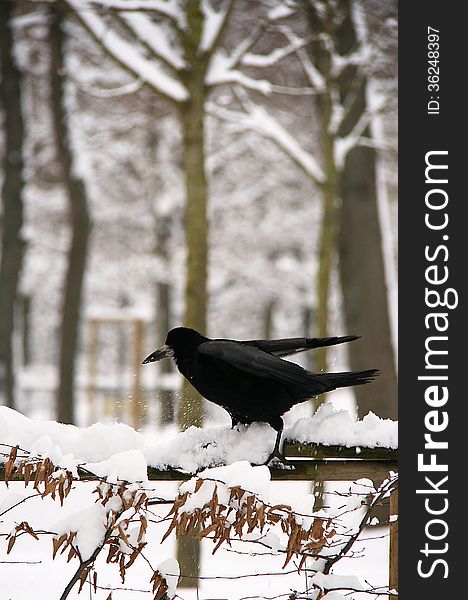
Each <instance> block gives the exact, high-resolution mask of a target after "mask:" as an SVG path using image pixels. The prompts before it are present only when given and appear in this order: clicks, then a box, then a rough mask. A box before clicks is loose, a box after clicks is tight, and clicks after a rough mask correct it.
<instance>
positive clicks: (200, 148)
mask: <svg viewBox="0 0 468 600" xmlns="http://www.w3.org/2000/svg"><path fill="white" fill-rule="evenodd" d="M199 4H200V3H199V2H194V0H190V1H189V2H188V3H187V7H186V12H187V21H188V26H189V30H190V34H189V35H188V36H187V37H185V38H184V40H185V43H184V51H185V58H186V60H187V62H188V64H190V65H191V69H190V71H189V72H187V73H184V74H183V77H182V79H183V83H184V84H185V86H186V88H187V90H188V91H189V94H190V100H188V101H187V102H186V103H184V105H182V107H181V121H182V131H183V158H184V170H185V190H186V212H185V231H186V243H187V270H186V285H185V317H184V324H185V326H186V327H191V328H193V329H196V330H197V331H199V332H200V333H202V334H203V335H204V334H205V333H206V315H207V302H208V293H207V282H208V218H207V202H208V185H207V180H206V173H205V131H204V121H205V119H204V116H205V106H204V105H205V99H206V93H207V90H206V87H205V83H204V80H205V73H206V67H207V64H206V59H205V58H204V57H203V55H200V54H199V52H198V48H199V43H200V39H201V32H202V25H203V15H202V13H201V10H200V5H199ZM202 424H203V403H202V398H201V396H200V395H199V394H198V393H197V392H196V391H195V390H194V389H193V388H192V386H191V385H190V384H189V383H188V382H186V381H185V379H184V384H183V390H182V395H181V398H180V404H179V425H180V428H181V429H182V430H184V429H187V427H190V426H191V425H195V426H197V427H200V426H201V425H202Z"/></svg>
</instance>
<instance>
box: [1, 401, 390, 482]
mask: <svg viewBox="0 0 468 600" xmlns="http://www.w3.org/2000/svg"><path fill="white" fill-rule="evenodd" d="M275 437H276V432H275V431H274V430H273V429H272V428H271V427H270V426H269V425H267V424H266V423H253V424H252V425H250V426H240V427H239V429H231V428H230V427H229V426H220V427H206V428H202V429H200V428H197V427H190V428H189V429H187V430H186V431H184V432H181V433H178V434H176V435H175V436H174V437H173V438H171V439H165V440H164V441H163V440H162V439H161V442H160V443H158V436H157V437H156V443H154V439H155V438H154V436H153V435H149V434H147V435H144V434H142V433H139V432H137V431H135V430H134V429H133V428H132V427H129V426H128V425H124V424H123V423H114V424H112V425H104V424H102V423H95V424H94V425H91V426H90V427H84V428H79V427H75V426H74V425H64V424H61V423H57V422H55V421H34V420H32V419H28V418H27V417H25V416H23V415H21V414H20V413H19V412H17V411H14V410H12V409H10V408H7V407H5V406H1V407H0V443H1V444H7V445H10V446H15V445H17V444H18V445H19V446H20V447H21V448H22V449H24V450H27V451H30V452H33V453H35V454H38V455H41V456H49V457H50V458H51V460H53V462H55V463H56V464H57V466H60V467H62V468H68V469H72V470H73V469H74V468H75V467H76V466H77V465H78V464H81V465H83V466H86V468H88V469H90V470H93V469H96V471H95V472H96V473H97V474H99V475H102V476H104V475H107V476H109V477H111V478H112V479H113V480H115V479H116V478H118V479H126V480H128V481H144V480H146V475H145V465H146V464H147V465H150V466H152V467H155V468H158V469H166V468H168V467H172V468H177V469H181V470H183V471H186V472H189V473H194V472H196V471H200V470H201V469H206V468H209V467H217V466H219V465H231V464H232V463H239V461H249V462H250V463H253V464H259V465H261V464H262V463H264V462H265V460H266V459H267V457H268V455H269V453H270V452H271V450H272V449H273V445H274V441H275ZM284 439H288V440H295V441H298V442H300V443H318V444H325V445H340V446H346V447H351V446H359V447H367V448H375V447H387V448H397V447H398V438H397V422H396V421H391V420H390V419H380V418H379V417H377V416H376V415H374V414H373V413H369V414H368V415H366V416H365V417H364V418H363V419H362V420H356V419H354V418H353V417H351V415H350V413H349V412H348V411H346V410H335V409H334V407H333V405H332V404H330V403H328V404H324V405H322V406H321V407H320V409H319V410H318V411H317V412H316V413H315V415H314V416H312V417H305V418H302V419H300V420H298V421H297V422H296V423H295V424H294V425H293V426H292V427H290V428H287V429H286V430H285V433H284ZM150 440H151V441H150ZM247 464H248V463H247V462H244V463H241V465H242V466H240V467H239V466H237V467H236V468H235V469H234V470H233V471H232V472H231V471H224V472H220V476H221V475H222V476H223V477H227V476H229V481H231V482H232V481H233V480H235V479H237V480H238V481H239V483H237V484H233V485H241V483H240V482H241V481H243V479H242V478H243V477H246V478H249V477H250V478H251V480H249V479H247V480H246V481H245V483H249V482H250V483H251V484H252V486H254V484H255V481H264V479H265V478H266V477H267V471H268V469H266V467H259V470H258V471H255V475H254V474H253V473H254V472H249V470H248V469H246V468H244V467H246V465H247ZM212 473H213V471H211V474H212ZM250 491H255V489H252V490H250Z"/></svg>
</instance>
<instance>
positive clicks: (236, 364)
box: [197, 340, 326, 393]
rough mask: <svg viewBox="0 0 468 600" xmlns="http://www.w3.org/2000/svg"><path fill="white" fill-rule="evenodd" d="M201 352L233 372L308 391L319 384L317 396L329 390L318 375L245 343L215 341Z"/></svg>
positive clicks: (203, 346) (199, 348)
mask: <svg viewBox="0 0 468 600" xmlns="http://www.w3.org/2000/svg"><path fill="white" fill-rule="evenodd" d="M197 351H198V352H199V353H200V354H201V355H202V356H205V357H209V358H210V359H212V360H214V361H215V362H216V363H217V364H218V365H223V366H224V367H225V368H226V369H229V370H232V369H237V370H240V371H244V372H245V373H250V374H251V375H254V376H256V377H260V378H263V379H268V380H270V381H276V382H278V383H288V384H293V385H297V386H301V387H306V388H309V387H310V386H311V384H315V385H317V387H318V389H317V393H319V391H320V390H321V388H322V386H323V387H324V388H325V387H326V385H325V382H322V381H321V380H320V376H314V374H313V373H310V372H308V371H306V370H305V369H303V368H302V367H300V366H299V365H296V364H295V363H292V362H289V361H287V360H282V359H281V358H279V357H278V356H275V355H273V354H269V353H267V352H264V351H263V350H261V349H259V348H255V347H253V346H251V345H247V344H243V343H241V342H234V341H228V340H212V341H210V342H205V343H203V344H201V345H200V346H199V347H198V350H197Z"/></svg>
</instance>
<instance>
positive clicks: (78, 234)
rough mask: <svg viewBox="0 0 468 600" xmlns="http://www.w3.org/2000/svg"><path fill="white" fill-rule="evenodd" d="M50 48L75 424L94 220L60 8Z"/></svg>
mask: <svg viewBox="0 0 468 600" xmlns="http://www.w3.org/2000/svg"><path fill="white" fill-rule="evenodd" d="M49 45H50V59H51V60H50V92H51V108H52V121H53V131H54V137H55V144H56V152H57V161H58V163H59V165H60V169H61V175H62V180H63V183H64V187H65V192H66V195H67V198H68V205H69V215H70V224H71V230H72V231H71V243H70V247H69V251H68V268H67V273H66V277H65V281H64V292H63V293H64V296H63V305H62V323H61V330H60V369H59V387H58V392H57V415H58V420H59V421H61V422H63V423H73V422H74V397H75V363H76V355H77V346H78V336H79V324H80V312H81V301H82V290H83V280H84V274H85V269H86V256H87V250H88V238H89V233H90V229H91V220H90V215H89V212H88V199H87V194H86V188H85V184H84V182H83V180H82V179H81V178H80V177H79V176H78V175H77V173H76V169H75V168H74V163H75V158H74V156H73V150H72V147H71V144H70V130H69V125H68V123H69V121H68V115H67V110H66V108H65V67H64V33H63V19H62V14H61V12H60V9H58V8H54V9H53V10H51V11H50V27H49Z"/></svg>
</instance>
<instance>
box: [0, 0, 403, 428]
mask: <svg viewBox="0 0 468 600" xmlns="http://www.w3.org/2000/svg"><path fill="white" fill-rule="evenodd" d="M125 9H127V10H125ZM0 10H1V15H0V23H1V25H0V27H1V31H0V38H1V44H2V48H1V49H2V54H1V68H2V77H1V100H2V102H1V107H2V117H3V126H2V129H1V134H2V138H1V146H0V150H1V154H2V170H1V173H0V177H1V178H2V207H3V208H2V213H1V231H2V237H1V240H2V249H1V266H0V314H1V315H2V318H1V320H0V365H1V368H0V395H1V398H2V399H3V402H4V403H5V404H7V405H9V406H15V407H17V408H18V409H20V410H22V411H23V412H25V413H26V414H28V415H30V416H41V417H47V418H58V419H59V420H61V421H63V422H77V423H79V424H88V423H89V422H90V420H91V416H94V417H96V416H99V418H101V419H105V418H106V415H107V417H108V418H114V417H116V416H117V417H119V418H123V419H125V420H129V419H130V418H133V422H134V423H135V424H137V425H138V420H142V419H145V418H146V416H147V415H148V414H149V416H150V418H151V420H152V421H153V423H154V422H155V421H158V420H160V421H162V422H170V421H172V420H174V419H175V420H177V418H178V417H177V410H175V411H174V410H172V406H173V402H172V401H168V394H169V395H170V394H171V390H173V389H174V388H176V389H177V388H178V385H179V383H178V380H177V379H175V378H174V377H173V376H172V375H171V373H170V372H169V373H165V372H160V373H158V374H155V369H154V368H153V367H151V368H148V367H147V368H146V370H143V371H141V372H140V369H139V367H137V365H138V364H139V363H140V362H141V358H143V356H145V355H146V354H147V353H148V352H149V351H150V350H152V349H153V348H154V347H156V346H158V345H160V344H161V343H163V341H164V339H165V334H166V332H167V330H168V329H169V328H170V327H173V326H176V325H179V324H185V325H188V326H193V327H194V328H196V329H199V330H201V331H204V332H206V333H207V335H211V336H213V337H231V338H255V337H288V336H300V335H304V334H307V335H316V336H323V335H335V334H357V335H361V336H363V339H362V340H360V341H359V342H356V343H354V344H353V345H352V346H351V350H352V353H351V355H350V356H346V355H341V354H340V352H339V351H337V350H334V349H333V352H330V356H326V355H324V354H318V353H317V354H315V355H314V356H315V361H316V364H315V365H314V364H311V363H309V364H308V365H307V366H308V367H310V368H315V369H317V370H321V369H326V368H329V369H332V370H333V369H335V370H336V369H337V367H339V366H348V365H349V366H350V367H351V368H353V369H361V368H369V367H378V368H380V369H381V371H382V375H381V377H380V378H379V379H378V380H377V381H376V382H375V383H374V384H373V386H362V387H360V388H357V389H356V392H357V400H358V407H359V412H360V414H366V413H367V412H368V411H369V410H372V411H374V412H376V413H377V414H378V415H380V416H382V417H392V418H395V416H396V371H395V341H396V340H395V336H396V317H395V310H396V306H395V295H396V287H395V286H396V283H395V281H396V277H395V268H396V266H395V265H396V245H395V239H396V232H395V222H396V200H395V198H396V162H395V145H396V34H397V31H396V3H393V2H390V3H389V2H382V1H380V0H368V1H364V2H357V1H356V2H351V1H349V0H337V1H331V0H326V1H323V2H322V1H320V2H319V1H315V0H310V1H308V0H304V1H303V2H293V1H291V2H277V1H275V0H268V1H267V0H265V1H263V0H262V1H260V0H259V1H247V0H246V1H243V0H226V1H224V2H216V1H214V0H213V1H212V2H209V1H208V0H206V1H202V2H192V1H188V2H185V3H184V2H181V3H179V2H177V1H176V0H167V1H153V0H147V1H146V2H145V1H143V0H142V1H135V0H127V1H117V0H93V1H90V2H84V1H83V2H82V1H78V0H69V1H65V2H60V3H55V2H28V1H25V2H22V1H20V0H18V1H15V2H12V1H2V2H0ZM93 323H94V324H93ZM96 323H98V324H97V325H96ZM139 323H141V325H139ZM138 352H141V354H140V355H138V356H136V355H135V353H137V354H138ZM306 360H312V357H308V358H307V359H306ZM161 368H167V366H166V367H165V366H164V363H161ZM169 368H170V367H169ZM137 371H138V373H137V385H136V386H135V381H134V380H135V373H136V372H137ZM141 377H143V378H144V379H143V380H141V379H140V378H141ZM189 396H190V392H189V390H185V393H184V394H183V396H182V400H181V401H180V402H179V404H180V408H179V412H180V415H179V421H180V424H181V426H182V427H185V426H187V424H191V423H200V422H201V419H202V417H201V411H200V410H199V409H198V408H197V402H198V400H197V399H196V398H190V397H189ZM132 402H134V403H139V404H141V409H138V408H133V409H132V408H131V407H130V405H131V404H132ZM91 405H92V406H91ZM143 405H144V406H143ZM129 407H130V408H129ZM208 410H209V411H210V410H211V409H208ZM220 414H222V413H220ZM130 415H133V417H131V416H130ZM216 415H218V413H217V412H215V413H214V416H216ZM135 420H136V422H135Z"/></svg>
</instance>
